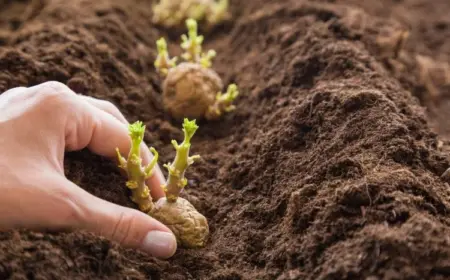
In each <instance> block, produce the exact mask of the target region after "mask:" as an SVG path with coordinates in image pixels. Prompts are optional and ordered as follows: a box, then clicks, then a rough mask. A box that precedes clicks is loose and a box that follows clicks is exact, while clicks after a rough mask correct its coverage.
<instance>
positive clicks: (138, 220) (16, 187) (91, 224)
mask: <svg viewBox="0 0 450 280" xmlns="http://www.w3.org/2000/svg"><path fill="white" fill-rule="evenodd" d="M127 125H128V121H127V120H126V119H125V117H124V116H123V115H122V113H121V112H120V111H119V110H118V109H117V107H115V106H114V105H113V104H112V103H110V102H107V101H103V100H99V99H94V98H91V97H87V96H83V95H81V94H76V93H75V92H73V91H71V90H70V89H69V88H68V87H66V86H65V85H63V84H61V83H58V82H46V83H43V84H40V85H37V86H33V87H29V88H25V87H19V88H13V89H10V90H8V91H6V92H4V93H3V94H1V95H0V178H1V179H0V231H4V230H11V229H19V228H26V229H31V230H52V231H58V230H84V231H88V232H92V233H95V234H97V235H100V236H104V237H106V238H108V239H110V240H111V241H114V242H117V243H119V244H121V245H122V246H123V247H127V248H134V249H138V250H141V251H143V252H145V253H148V254H150V255H152V256H156V257H159V258H169V257H171V256H172V255H173V254H174V253H175V251H176V248H177V244H176V239H175V237H174V235H173V234H172V232H171V231H170V230H169V229H168V228H167V227H166V226H164V225H163V224H161V223H160V222H158V221H157V220H155V219H153V218H151V217H150V216H148V215H147V214H145V213H142V212H140V211H138V210H135V209H131V208H127V207H123V206H120V205H116V204H113V203H110V202H108V201H105V200H102V199H100V198H98V197H96V196H93V195H91V194H90V193H88V192H86V191H85V190H83V189H82V188H80V187H79V186H77V185H76V184H74V183H73V182H71V181H69V180H68V179H67V178H66V177H65V175H64V165H63V161H64V152H65V151H77V150H81V149H83V148H88V149H89V150H90V151H91V152H93V153H96V154H98V155H100V156H104V157H108V158H110V159H111V160H114V159H115V157H116V154H115V148H116V147H118V148H119V149H120V151H121V152H122V153H124V154H123V155H124V156H126V155H127V154H128V151H129V149H130V139H129V136H128V130H127ZM141 155H142V158H143V164H147V163H148V162H149V161H150V160H151V158H152V155H151V153H150V151H149V150H148V148H147V147H146V146H145V144H143V145H142V147H141ZM164 183H165V178H164V176H163V174H162V172H161V170H160V168H159V167H158V166H157V168H155V171H154V173H153V176H152V177H150V178H149V179H148V181H147V185H148V186H149V187H150V189H151V194H152V197H153V198H154V199H155V200H156V199H158V198H161V197H163V196H164V191H163V190H162V188H161V185H163V184H164Z"/></svg>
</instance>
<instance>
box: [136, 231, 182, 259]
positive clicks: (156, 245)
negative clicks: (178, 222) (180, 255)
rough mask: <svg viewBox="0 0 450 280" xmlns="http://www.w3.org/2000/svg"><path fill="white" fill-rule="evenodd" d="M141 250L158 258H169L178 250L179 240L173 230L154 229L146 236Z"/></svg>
mask: <svg viewBox="0 0 450 280" xmlns="http://www.w3.org/2000/svg"><path fill="white" fill-rule="evenodd" d="M141 250H142V251H144V252H145V253H147V254H150V255H152V256H155V257H157V258H162V259H168V258H170V257H172V256H173V255H174V254H175V252H176V251H177V240H176V238H175V236H174V235H173V233H171V232H166V231H157V230H153V231H150V232H149V233H148V234H147V235H146V236H145V238H144V240H143V242H142V247H141Z"/></svg>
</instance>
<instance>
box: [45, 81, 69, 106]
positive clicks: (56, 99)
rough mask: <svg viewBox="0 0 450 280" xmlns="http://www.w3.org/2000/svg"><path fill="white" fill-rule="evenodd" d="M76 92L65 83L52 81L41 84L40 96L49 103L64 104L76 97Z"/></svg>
mask: <svg viewBox="0 0 450 280" xmlns="http://www.w3.org/2000/svg"><path fill="white" fill-rule="evenodd" d="M75 96H76V95H75V93H74V92H73V91H72V90H70V88H69V87H67V86H66V85H64V84H63V83H60V82H56V81H50V82H45V83H43V84H41V85H40V87H39V92H38V98H39V99H40V100H41V101H42V102H44V103H47V104H48V105H63V104H67V103H70V101H71V100H73V99H74V97H75Z"/></svg>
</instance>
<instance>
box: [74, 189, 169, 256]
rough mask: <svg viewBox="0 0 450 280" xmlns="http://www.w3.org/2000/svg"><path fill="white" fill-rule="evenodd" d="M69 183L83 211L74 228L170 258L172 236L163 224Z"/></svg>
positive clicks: (154, 254)
mask: <svg viewBox="0 0 450 280" xmlns="http://www.w3.org/2000/svg"><path fill="white" fill-rule="evenodd" d="M70 183H71V184H73V183H72V182H70ZM73 185H74V186H73V188H75V190H76V193H77V194H75V196H76V197H77V199H76V200H77V202H76V204H78V205H79V208H81V209H83V210H84V211H81V212H82V217H81V218H80V219H79V220H78V221H79V224H78V225H77V226H78V229H84V230H87V231H90V232H93V233H95V234H98V235H101V236H104V237H106V238H108V239H110V240H111V241H115V242H117V243H119V244H120V245H122V246H124V247H128V248H133V249H137V250H140V251H143V252H145V253H147V254H150V255H152V256H155V257H158V258H164V259H165V258H170V257H172V256H173V255H174V254H175V251H176V249H177V241H176V238H175V236H174V235H173V233H172V232H171V231H170V229H169V228H167V227H166V226H165V225H163V224H162V223H160V222H159V221H157V220H155V219H154V218H152V217H150V216H148V215H147V214H145V213H143V212H140V211H138V210H135V209H131V208H127V207H123V206H119V205H116V204H113V203H111V202H108V201H105V200H102V199H100V198H98V197H96V196H94V195H91V194H90V193H88V192H86V191H85V190H83V189H81V188H80V187H78V186H76V185H75V184H73Z"/></svg>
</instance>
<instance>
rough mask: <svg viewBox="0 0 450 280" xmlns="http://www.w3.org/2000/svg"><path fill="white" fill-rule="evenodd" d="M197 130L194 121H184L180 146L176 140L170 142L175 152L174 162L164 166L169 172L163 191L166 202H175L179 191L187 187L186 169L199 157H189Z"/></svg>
mask: <svg viewBox="0 0 450 280" xmlns="http://www.w3.org/2000/svg"><path fill="white" fill-rule="evenodd" d="M197 129H198V125H197V124H196V123H195V120H193V121H189V120H188V119H184V123H183V132H184V140H183V142H182V143H181V144H178V143H177V141H176V140H172V145H173V146H174V148H175V150H176V151H177V153H176V156H175V160H174V161H173V162H172V163H171V164H165V165H164V167H166V168H167V170H168V171H169V178H168V180H167V183H166V185H164V186H163V189H164V191H165V193H166V197H167V201H168V202H176V201H177V199H178V197H179V195H180V192H181V190H182V189H183V188H184V187H185V186H186V185H187V179H186V178H185V176H184V174H185V172H186V169H187V168H188V167H189V166H190V165H192V164H193V163H194V161H195V160H197V159H199V158H200V156H199V155H194V156H189V150H190V148H191V139H192V136H194V134H195V132H196V131H197Z"/></svg>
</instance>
